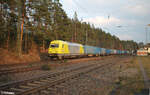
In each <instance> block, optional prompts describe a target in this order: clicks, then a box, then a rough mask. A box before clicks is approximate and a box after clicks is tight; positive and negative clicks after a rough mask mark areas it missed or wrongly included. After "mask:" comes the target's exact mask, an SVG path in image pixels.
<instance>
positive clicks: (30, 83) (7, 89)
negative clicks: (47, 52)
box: [0, 63, 115, 95]
mask: <svg viewBox="0 0 150 95" xmlns="http://www.w3.org/2000/svg"><path fill="white" fill-rule="evenodd" d="M113 64H115V63H108V64H97V63H94V64H90V65H89V64H88V65H86V66H80V67H74V68H71V69H69V70H66V71H58V72H55V73H52V74H49V75H46V76H39V77H36V78H31V79H28V80H22V81H16V82H12V83H7V84H4V85H1V86H0V91H1V94H3V95H5V94H8V93H11V94H14V95H29V94H40V95H44V94H46V93H47V95H49V94H48V93H50V91H51V90H52V88H53V86H56V85H59V84H60V83H65V82H67V81H68V80H73V79H75V78H78V77H80V76H82V75H83V74H86V73H88V72H92V71H94V70H96V69H104V68H105V67H107V66H110V65H113ZM52 92H53V91H52ZM43 93H44V94H43Z"/></svg>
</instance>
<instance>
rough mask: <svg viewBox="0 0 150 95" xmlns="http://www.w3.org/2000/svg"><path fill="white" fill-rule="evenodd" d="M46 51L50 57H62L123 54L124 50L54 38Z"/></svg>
mask: <svg viewBox="0 0 150 95" xmlns="http://www.w3.org/2000/svg"><path fill="white" fill-rule="evenodd" d="M48 53H49V56H50V57H51V58H54V57H57V58H59V59H62V58H67V57H83V56H100V55H113V54H125V53H126V52H125V51H121V50H114V49H106V48H100V47H94V46H88V45H82V44H77V43H71V42H67V41H62V40H54V41H52V42H51V43H50V45H49V49H48Z"/></svg>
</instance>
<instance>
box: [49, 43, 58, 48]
mask: <svg viewBox="0 0 150 95" xmlns="http://www.w3.org/2000/svg"><path fill="white" fill-rule="evenodd" d="M50 47H51V48H58V47H59V45H58V44H51V45H50Z"/></svg>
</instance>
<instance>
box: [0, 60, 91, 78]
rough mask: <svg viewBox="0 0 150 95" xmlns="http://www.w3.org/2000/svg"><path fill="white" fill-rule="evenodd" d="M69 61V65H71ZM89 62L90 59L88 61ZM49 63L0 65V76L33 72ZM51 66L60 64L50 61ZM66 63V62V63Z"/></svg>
mask: <svg viewBox="0 0 150 95" xmlns="http://www.w3.org/2000/svg"><path fill="white" fill-rule="evenodd" d="M76 60H78V59H71V61H76ZM71 61H70V62H69V63H71ZM89 61H90V59H89ZM48 62H49V61H45V62H41V63H40V62H39V63H38V62H34V63H28V64H27V63H20V64H0V76H2V75H6V74H13V73H20V72H28V71H33V70H40V69H41V66H42V65H44V64H47V65H50V64H49V63H48ZM50 62H51V63H53V64H56V63H60V62H61V61H57V60H51V61H50ZM67 63H68V62H67Z"/></svg>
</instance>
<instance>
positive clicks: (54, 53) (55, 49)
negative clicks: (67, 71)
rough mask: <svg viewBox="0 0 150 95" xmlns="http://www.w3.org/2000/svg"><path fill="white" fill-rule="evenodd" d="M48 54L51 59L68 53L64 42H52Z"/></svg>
mask: <svg viewBox="0 0 150 95" xmlns="http://www.w3.org/2000/svg"><path fill="white" fill-rule="evenodd" d="M48 53H49V56H50V57H51V58H53V57H59V58H61V57H64V56H65V55H66V54H68V53H69V51H68V45H67V43H66V42H64V41H61V40H54V41H52V42H51V43H50V46H49V49H48Z"/></svg>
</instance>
